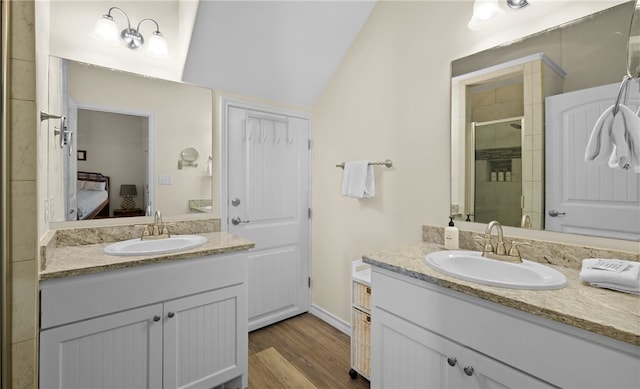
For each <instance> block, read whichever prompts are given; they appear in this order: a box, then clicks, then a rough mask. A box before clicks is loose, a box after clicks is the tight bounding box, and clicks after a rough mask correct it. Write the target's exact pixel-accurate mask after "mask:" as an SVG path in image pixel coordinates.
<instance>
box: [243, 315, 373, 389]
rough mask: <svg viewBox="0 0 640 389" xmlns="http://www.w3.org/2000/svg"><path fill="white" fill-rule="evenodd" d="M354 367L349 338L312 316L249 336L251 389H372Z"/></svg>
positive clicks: (279, 324) (263, 329)
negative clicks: (352, 372) (352, 374)
mask: <svg viewBox="0 0 640 389" xmlns="http://www.w3.org/2000/svg"><path fill="white" fill-rule="evenodd" d="M350 365H351V351H350V340H349V337H348V336H347V335H345V334H343V333H342V332H340V331H338V330H337V329H335V328H334V327H332V326H330V325H329V324H327V323H325V322H323V321H322V320H320V319H318V318H317V317H315V316H313V315H310V314H308V313H307V314H302V315H300V316H296V317H293V318H291V319H288V320H285V321H282V322H280V323H276V324H273V325H271V326H268V327H265V328H261V329H259V330H256V331H253V332H251V333H249V388H250V389H271V388H273V389H287V388H291V389H293V388H305V389H307V388H308V389H313V388H318V389H325V388H327V389H340V388H354V389H360V388H367V389H368V388H369V381H367V380H366V379H364V378H362V377H358V378H356V379H351V378H350V377H349V369H350V368H351V366H350Z"/></svg>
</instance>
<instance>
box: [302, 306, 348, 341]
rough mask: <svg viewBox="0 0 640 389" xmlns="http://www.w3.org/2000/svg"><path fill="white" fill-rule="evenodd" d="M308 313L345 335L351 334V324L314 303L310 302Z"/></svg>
mask: <svg viewBox="0 0 640 389" xmlns="http://www.w3.org/2000/svg"><path fill="white" fill-rule="evenodd" d="M309 313H310V314H312V315H314V316H316V317H317V318H319V319H320V320H322V321H324V322H325V323H327V324H329V325H330V326H332V327H335V328H336V329H337V330H338V331H340V332H343V333H345V334H346V335H347V336H351V324H350V323H347V322H346V321H344V320H342V319H340V318H339V317H337V316H336V315H334V314H332V313H329V312H327V311H326V310H324V309H322V308H320V307H319V306H317V305H315V304H311V308H310V309H309Z"/></svg>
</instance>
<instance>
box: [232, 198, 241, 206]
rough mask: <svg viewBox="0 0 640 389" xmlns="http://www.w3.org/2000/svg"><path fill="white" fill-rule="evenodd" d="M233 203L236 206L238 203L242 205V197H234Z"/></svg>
mask: <svg viewBox="0 0 640 389" xmlns="http://www.w3.org/2000/svg"><path fill="white" fill-rule="evenodd" d="M231 205H233V206H234V207H237V206H238V205H240V199H239V198H237V197H234V198H233V200H231Z"/></svg>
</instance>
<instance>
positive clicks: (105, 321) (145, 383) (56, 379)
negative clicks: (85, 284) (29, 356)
mask: <svg viewBox="0 0 640 389" xmlns="http://www.w3.org/2000/svg"><path fill="white" fill-rule="evenodd" d="M161 315H162V305H160V304H156V305H152V306H147V307H143V308H138V309H132V310H129V311H125V312H121V313H116V314H112V315H107V316H103V317H99V318H95V319H90V320H84V321H80V322H77V323H73V324H68V325H64V326H60V327H55V328H52V329H48V330H45V331H42V332H41V333H40V387H41V388H47V389H50V388H52V389H53V388H83V389H91V388H123V389H124V388H159V387H161V385H162V321H161V320H158V321H154V316H157V319H161Z"/></svg>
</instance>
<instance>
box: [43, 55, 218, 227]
mask: <svg viewBox="0 0 640 389" xmlns="http://www.w3.org/2000/svg"><path fill="white" fill-rule="evenodd" d="M49 107H50V109H53V110H57V112H61V113H62V115H64V116H65V118H66V120H65V123H64V125H63V132H62V133H61V132H60V131H59V130H60V127H61V125H62V122H56V124H55V127H58V129H57V131H49V134H48V136H49V141H48V145H49V146H48V153H49V155H48V159H47V172H48V175H47V180H48V182H47V190H48V198H47V200H48V204H49V209H48V210H47V211H48V212H47V213H48V215H49V219H48V221H50V222H62V221H78V220H94V219H104V218H117V217H134V216H145V215H153V213H154V212H155V211H156V210H160V211H161V212H162V214H163V215H169V216H174V215H184V214H189V213H199V212H211V211H212V209H213V208H212V201H213V200H212V199H213V195H212V193H213V182H214V179H213V177H212V175H213V171H212V168H211V162H212V160H213V158H212V157H213V154H212V153H213V132H214V131H213V120H214V118H213V91H212V90H211V89H208V88H203V87H199V86H194V85H189V84H184V83H178V82H172V81H166V80H161V79H155V78H151V77H145V76H142V75H138V74H132V73H127V72H122V71H115V70H112V69H107V68H103V67H100V66H95V65H89V64H84V63H79V62H75V61H71V60H67V59H63V58H58V57H50V59H49ZM50 127H51V128H53V127H54V126H53V125H50ZM63 135H64V139H61V136H63ZM184 150H194V151H197V155H198V156H197V157H195V155H196V154H195V153H192V154H193V160H192V161H190V162H189V163H188V164H184V163H183V152H184Z"/></svg>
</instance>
